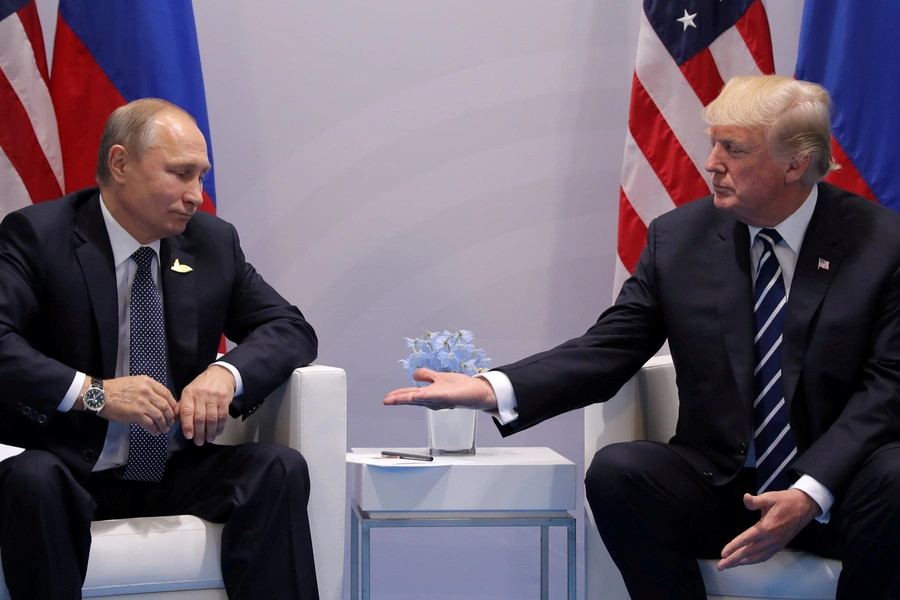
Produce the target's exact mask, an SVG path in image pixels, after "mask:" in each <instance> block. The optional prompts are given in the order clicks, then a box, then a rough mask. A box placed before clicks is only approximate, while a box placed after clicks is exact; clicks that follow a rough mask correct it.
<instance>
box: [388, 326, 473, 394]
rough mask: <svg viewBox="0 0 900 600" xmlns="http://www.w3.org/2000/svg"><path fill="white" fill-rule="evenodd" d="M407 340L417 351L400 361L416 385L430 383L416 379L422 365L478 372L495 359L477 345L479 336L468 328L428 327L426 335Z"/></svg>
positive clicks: (445, 371) (409, 346)
mask: <svg viewBox="0 0 900 600" xmlns="http://www.w3.org/2000/svg"><path fill="white" fill-rule="evenodd" d="M404 339H405V340H406V346H407V347H408V348H410V349H412V350H413V353H412V354H410V355H409V356H408V357H407V358H406V359H405V360H400V361H398V362H399V363H400V365H401V366H402V367H403V368H404V369H405V370H406V374H407V377H408V378H409V381H410V383H412V384H413V385H417V386H421V385H427V384H424V383H421V382H418V381H415V380H414V379H413V373H415V371H416V369H418V368H421V367H428V368H429V369H432V370H433V371H441V372H444V373H463V374H465V375H476V374H478V373H480V372H482V371H484V370H485V369H486V368H487V366H488V365H489V364H491V359H489V358H485V354H486V353H485V351H484V350H483V349H481V348H476V347H475V345H474V343H473V340H474V339H475V336H474V335H473V334H472V332H471V331H468V330H466V329H456V330H454V331H453V332H450V331H446V330H444V331H442V332H440V333H434V332H431V331H427V330H425V335H424V336H423V337H421V338H415V339H412V338H404Z"/></svg>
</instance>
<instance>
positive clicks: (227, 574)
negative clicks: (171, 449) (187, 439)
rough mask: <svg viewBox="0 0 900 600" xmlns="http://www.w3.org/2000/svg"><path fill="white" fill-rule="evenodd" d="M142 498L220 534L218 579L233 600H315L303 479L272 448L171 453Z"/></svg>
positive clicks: (289, 457) (303, 472)
mask: <svg viewBox="0 0 900 600" xmlns="http://www.w3.org/2000/svg"><path fill="white" fill-rule="evenodd" d="M166 473H167V475H166V478H165V479H164V480H163V484H162V485H161V486H160V487H159V489H157V490H154V491H153V492H151V497H150V498H149V499H148V500H149V502H150V506H153V507H154V508H152V509H151V510H154V511H157V510H158V511H159V512H160V514H177V513H178V512H186V513H188V514H193V515H196V516H198V517H200V518H203V519H206V520H208V521H212V522H216V523H225V528H224V530H223V532H222V577H223V579H224V581H225V589H226V591H227V592H228V597H229V598H231V599H232V600H245V599H248V600H249V599H258V598H266V599H271V600H278V599H281V598H284V599H292V600H294V599H298V598H299V599H304V600H306V599H310V600H315V599H317V598H318V586H317V583H316V571H315V562H314V560H313V552H312V539H311V536H310V530H309V519H308V517H307V511H306V507H307V503H308V501H309V472H308V470H307V467H306V461H305V460H304V459H303V457H302V456H301V455H300V453H299V452H297V451H296V450H293V449H291V448H286V447H284V446H279V445H277V444H265V443H258V444H241V445H238V446H215V445H204V446H202V447H200V448H191V449H188V450H185V451H183V452H179V453H177V454H176V456H175V457H173V458H172V460H170V461H169V465H168V466H167V468H166Z"/></svg>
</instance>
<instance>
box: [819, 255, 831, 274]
mask: <svg viewBox="0 0 900 600" xmlns="http://www.w3.org/2000/svg"><path fill="white" fill-rule="evenodd" d="M830 264H831V263H829V262H828V261H827V260H825V259H824V258H820V259H819V268H820V269H824V270H826V271H827V270H828V267H829V265H830Z"/></svg>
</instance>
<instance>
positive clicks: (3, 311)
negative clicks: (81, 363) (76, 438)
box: [0, 212, 75, 427]
mask: <svg viewBox="0 0 900 600" xmlns="http://www.w3.org/2000/svg"><path fill="white" fill-rule="evenodd" d="M45 246H46V241H45V240H41V238H40V235H39V233H38V229H37V228H36V227H35V226H34V223H32V221H31V220H30V219H29V218H28V217H27V216H26V215H23V214H21V213H18V212H13V213H10V214H8V215H7V216H6V217H5V218H4V219H3V222H2V224H0V381H2V382H3V390H2V392H0V404H2V406H3V407H4V408H5V409H7V410H10V411H12V412H13V413H16V414H21V415H23V416H26V417H28V418H26V419H24V420H23V423H30V424H32V425H37V426H38V427H44V426H46V425H47V423H49V421H50V419H52V418H53V416H54V415H55V414H56V408H57V407H58V406H59V402H60V400H62V398H63V396H65V394H66V391H67V390H68V388H69V386H70V385H71V383H72V380H73V378H74V377H75V369H73V368H71V367H68V366H66V365H64V364H62V363H60V362H59V361H57V360H54V359H52V358H49V357H48V356H46V355H45V354H43V353H41V352H40V351H38V350H37V349H35V348H34V347H33V346H32V345H31V344H30V343H29V342H28V341H27V340H29V339H31V337H32V334H33V333H34V331H36V330H37V329H38V327H37V323H38V320H39V319H41V314H40V302H39V298H40V297H41V295H42V294H43V293H44V292H45V289H44V288H45V286H44V278H45V272H44V266H43V262H42V261H43V260H44V259H43V258H42V248H43V247H45ZM32 414H33V415H35V417H32V416H31V415H32Z"/></svg>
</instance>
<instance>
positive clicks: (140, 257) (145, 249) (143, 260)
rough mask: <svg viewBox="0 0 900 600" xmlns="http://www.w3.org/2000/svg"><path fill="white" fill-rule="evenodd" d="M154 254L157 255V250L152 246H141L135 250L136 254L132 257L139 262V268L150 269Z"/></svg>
mask: <svg viewBox="0 0 900 600" xmlns="http://www.w3.org/2000/svg"><path fill="white" fill-rule="evenodd" d="M154 256H156V251H155V250H154V249H153V248H151V247H150V246H141V247H140V248H138V249H137V250H135V251H134V254H132V255H131V259H132V260H133V261H134V262H136V263H137V266H138V269H149V268H150V265H151V264H153V257H154Z"/></svg>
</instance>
